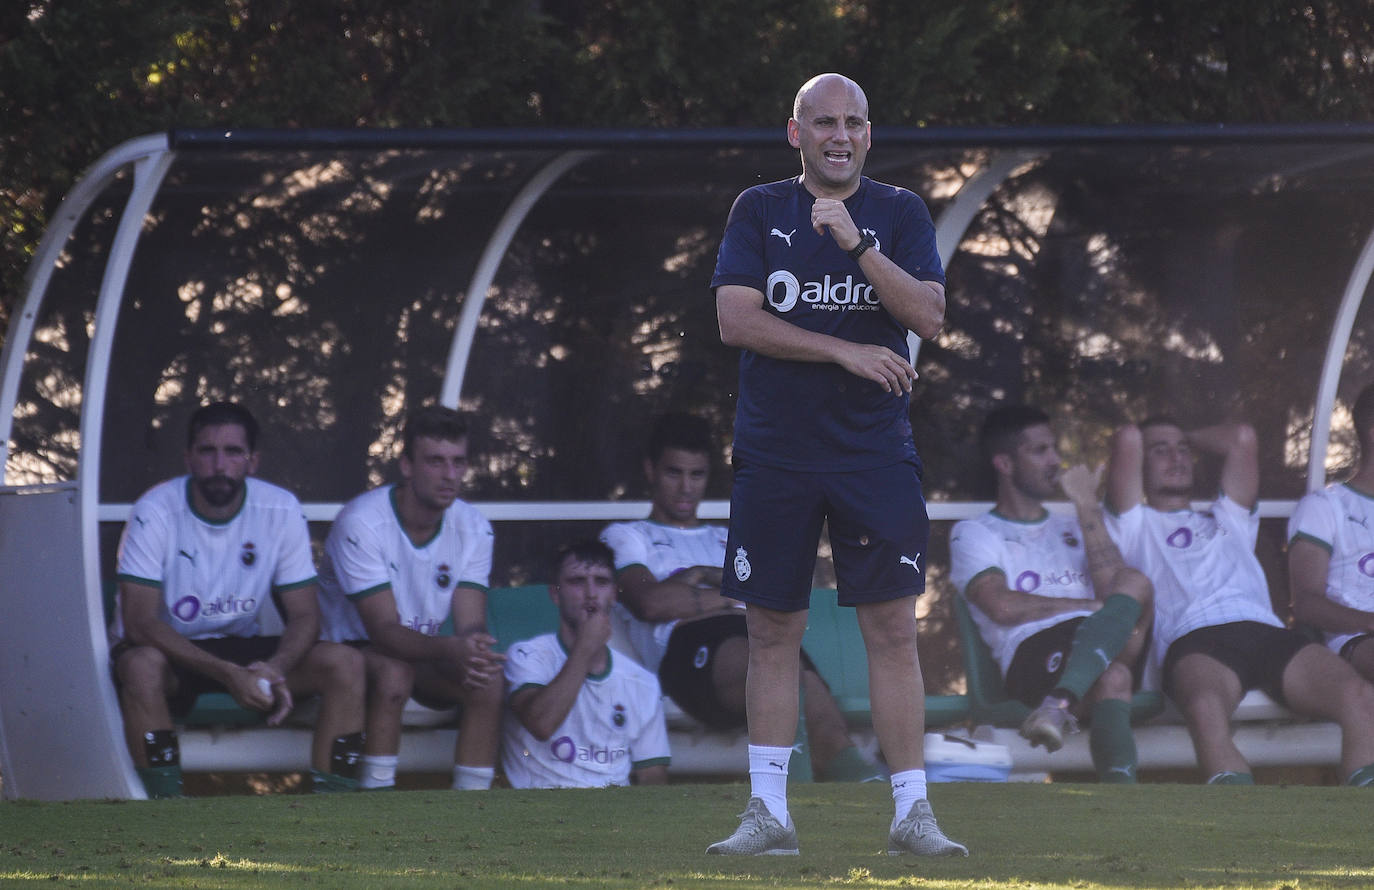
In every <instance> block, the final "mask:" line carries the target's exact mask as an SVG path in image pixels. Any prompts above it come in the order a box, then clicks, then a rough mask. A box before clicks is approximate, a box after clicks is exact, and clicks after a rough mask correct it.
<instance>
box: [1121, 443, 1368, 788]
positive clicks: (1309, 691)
mask: <svg viewBox="0 0 1374 890" xmlns="http://www.w3.org/2000/svg"><path fill="white" fill-rule="evenodd" d="M1194 449H1197V450H1199V451H1202V452H1205V453H1208V454H1212V455H1216V456H1219V457H1220V458H1221V461H1222V464H1221V495H1220V496H1219V497H1218V498H1217V499H1216V500H1215V501H1214V502H1213V503H1212V505H1211V507H1210V508H1209V509H1206V510H1201V511H1199V510H1194V509H1192V506H1191V496H1192V490H1193V475H1194V473H1193V471H1194V467H1193V461H1194ZM1258 450H1259V449H1258V446H1257V443H1256V441H1255V431H1254V429H1253V428H1251V427H1250V426H1249V425H1248V424H1242V423H1232V424H1218V425H1214V426H1209V427H1204V428H1201V429H1195V430H1187V431H1185V430H1184V429H1183V428H1182V427H1181V426H1179V424H1178V423H1176V422H1175V421H1173V420H1171V419H1168V418H1154V419H1151V420H1147V421H1144V422H1143V423H1141V424H1140V426H1139V427H1135V426H1126V427H1123V428H1121V429H1120V430H1118V431H1117V433H1116V436H1115V438H1114V440H1113V443H1112V458H1111V463H1110V468H1109V470H1108V485H1107V507H1108V510H1109V514H1108V528H1109V530H1110V531H1111V532H1112V534H1113V537H1115V538H1116V540H1117V544H1118V545H1119V546H1120V547H1121V552H1122V555H1123V556H1124V557H1125V559H1126V561H1127V562H1128V563H1130V564H1131V565H1134V566H1135V567H1136V568H1138V569H1140V570H1141V571H1142V572H1144V573H1145V574H1146V576H1148V577H1149V579H1150V581H1151V583H1152V584H1154V588H1155V626H1154V652H1153V655H1154V657H1155V658H1157V659H1158V661H1159V663H1160V665H1161V671H1162V677H1163V682H1164V691H1165V692H1166V693H1167V694H1168V695H1169V696H1171V697H1172V698H1173V700H1174V702H1175V704H1177V705H1178V708H1179V710H1180V711H1181V712H1182V713H1183V717H1184V719H1185V720H1186V721H1187V724H1188V731H1189V734H1190V735H1191V736H1192V738H1193V748H1194V750H1195V752H1196V753H1197V759H1198V765H1199V766H1200V767H1201V768H1202V774H1203V776H1205V777H1206V778H1207V781H1208V782H1211V783H1217V784H1253V783H1254V777H1253V775H1252V774H1251V771H1250V765H1249V764H1248V763H1247V762H1246V760H1245V757H1244V756H1243V755H1242V754H1241V753H1240V750H1239V749H1238V748H1237V747H1236V745H1235V742H1234V741H1233V740H1232V738H1231V715H1232V714H1233V713H1234V712H1235V710H1236V706H1237V705H1238V704H1239V703H1240V700H1241V698H1242V697H1243V696H1244V695H1245V693H1246V691H1247V690H1250V689H1255V688H1260V689H1263V690H1265V691H1266V692H1267V693H1269V695H1270V696H1272V697H1273V698H1274V699H1276V700H1277V701H1279V702H1282V703H1283V704H1285V705H1287V706H1288V707H1289V708H1291V709H1292V710H1294V711H1296V712H1298V713H1299V714H1302V715H1304V716H1308V717H1315V718H1321V719H1326V720H1333V721H1336V722H1338V723H1339V724H1340V726H1341V766H1342V770H1343V774H1344V775H1345V776H1346V781H1347V782H1348V783H1349V784H1352V785H1369V784H1371V783H1374V687H1371V686H1370V685H1369V684H1368V683H1366V682H1365V681H1364V680H1363V679H1362V678H1361V677H1360V676H1359V674H1357V673H1356V672H1355V670H1354V669H1353V668H1352V667H1351V666H1350V665H1349V664H1348V663H1346V662H1344V661H1342V660H1341V659H1340V658H1339V657H1338V656H1337V655H1335V654H1334V653H1333V652H1331V651H1330V650H1328V649H1327V648H1326V647H1325V646H1321V645H1318V644H1315V643H1312V642H1311V641H1309V640H1308V639H1307V638H1306V637H1305V636H1303V635H1302V634H1300V633H1298V632H1296V631H1293V630H1290V629H1289V628H1287V627H1285V626H1284V623H1283V622H1282V621H1281V620H1279V618H1278V616H1277V615H1275V614H1274V609H1273V604H1272V601H1271V599H1270V596H1269V587H1268V583H1267V580H1266V579H1265V576H1264V570H1263V569H1262V568H1261V566H1260V563H1259V560H1258V559H1257V558H1256V557H1255V552H1254V548H1255V541H1256V538H1257V536H1258V534H1259V517H1258V515H1257V514H1256V512H1255V505H1256V501H1257V499H1258V496H1259V455H1258Z"/></svg>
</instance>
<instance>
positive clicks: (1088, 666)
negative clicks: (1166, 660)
mask: <svg viewBox="0 0 1374 890" xmlns="http://www.w3.org/2000/svg"><path fill="white" fill-rule="evenodd" d="M1139 619H1140V603H1138V602H1136V601H1135V600H1133V599H1131V598H1130V597H1129V596H1126V595H1125V594H1124V593H1114V594H1112V595H1111V596H1109V597H1107V599H1106V600H1104V601H1103V603H1102V608H1100V609H1098V610H1097V611H1096V612H1094V613H1093V614H1091V615H1089V616H1088V617H1087V618H1084V619H1083V623H1082V624H1080V625H1078V630H1076V631H1074V634H1073V647H1072V648H1071V649H1070V650H1069V660H1068V663H1067V664H1065V665H1064V673H1063V674H1062V675H1061V676H1060V677H1059V683H1058V684H1057V688H1059V689H1064V690H1067V691H1069V692H1071V693H1073V694H1074V695H1075V696H1077V699H1076V700H1077V701H1082V700H1083V697H1084V696H1085V695H1087V694H1088V690H1089V689H1092V688H1093V684H1094V683H1096V682H1097V678H1098V677H1100V676H1102V672H1103V671H1105V670H1106V669H1107V665H1109V664H1111V663H1112V659H1113V658H1116V656H1117V655H1119V654H1121V650H1122V649H1123V648H1125V646H1126V641H1127V640H1129V639H1130V638H1131V631H1133V630H1135V623H1136V621H1138V620H1139Z"/></svg>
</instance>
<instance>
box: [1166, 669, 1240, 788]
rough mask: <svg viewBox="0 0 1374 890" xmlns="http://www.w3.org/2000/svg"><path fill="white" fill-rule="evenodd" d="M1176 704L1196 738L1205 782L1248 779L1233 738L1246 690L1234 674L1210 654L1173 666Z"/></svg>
mask: <svg viewBox="0 0 1374 890" xmlns="http://www.w3.org/2000/svg"><path fill="white" fill-rule="evenodd" d="M1172 689H1173V698H1174V703H1175V704H1177V705H1178V709H1179V711H1180V712H1181V713H1182V714H1183V719H1184V720H1185V721H1186V722H1187V724H1188V734H1189V735H1190V736H1192V739H1193V750H1194V751H1195V752H1196V754H1197V762H1198V766H1199V767H1200V768H1201V769H1202V775H1203V778H1204V779H1208V780H1211V779H1214V778H1216V777H1218V776H1223V775H1228V776H1230V775H1234V776H1247V777H1248V776H1249V775H1250V764H1249V763H1247V762H1246V760H1245V756H1244V755H1242V754H1241V753H1240V749H1239V748H1237V747H1236V743H1235V742H1234V741H1233V740H1232V738H1231V715H1232V714H1234V713H1235V712H1236V706H1237V705H1239V704H1240V700H1241V697H1242V696H1244V694H1245V690H1244V689H1242V688H1241V685H1240V679H1239V678H1238V677H1237V676H1236V674H1235V671H1232V670H1231V669H1230V668H1228V667H1226V666H1225V665H1224V664H1222V663H1221V662H1219V661H1217V660H1216V659H1215V658H1212V657H1211V656H1209V655H1203V654H1202V653H1199V652H1194V653H1191V654H1189V655H1185V656H1183V657H1182V658H1180V659H1179V660H1178V663H1177V664H1175V665H1174V671H1173V677H1172Z"/></svg>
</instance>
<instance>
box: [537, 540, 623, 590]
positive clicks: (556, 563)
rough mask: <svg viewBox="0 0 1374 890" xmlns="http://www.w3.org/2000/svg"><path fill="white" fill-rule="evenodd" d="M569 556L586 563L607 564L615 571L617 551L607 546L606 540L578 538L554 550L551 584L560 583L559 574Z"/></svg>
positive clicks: (551, 565) (607, 566)
mask: <svg viewBox="0 0 1374 890" xmlns="http://www.w3.org/2000/svg"><path fill="white" fill-rule="evenodd" d="M569 557H571V558H572V559H573V560H574V561H576V562H580V563H586V564H587V565H590V566H605V567H606V568H608V569H610V570H611V571H612V572H614V571H615V553H614V552H612V550H611V548H610V547H608V546H606V543H605V542H604V541H600V540H597V539H596V538H578V539H577V540H575V541H569V542H568V543H566V544H564V545H563V546H561V547H559V548H558V550H556V551H555V552H554V554H553V561H552V562H551V563H550V566H549V568H550V572H549V579H550V580H549V583H550V584H557V583H558V576H559V574H560V573H561V572H562V570H563V563H564V562H566V561H567V560H568V558H569Z"/></svg>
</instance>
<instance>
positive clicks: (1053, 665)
mask: <svg viewBox="0 0 1374 890" xmlns="http://www.w3.org/2000/svg"><path fill="white" fill-rule="evenodd" d="M1063 663H1064V653H1063V652H1051V653H1050V657H1049V658H1046V659H1045V673H1047V674H1052V673H1054V672H1055V671H1057V670H1059V666H1060V665H1062V664H1063Z"/></svg>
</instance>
